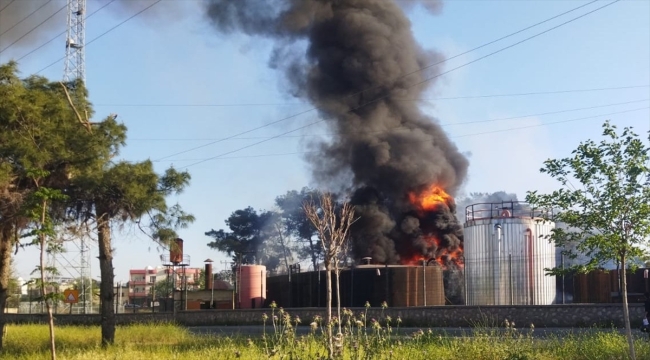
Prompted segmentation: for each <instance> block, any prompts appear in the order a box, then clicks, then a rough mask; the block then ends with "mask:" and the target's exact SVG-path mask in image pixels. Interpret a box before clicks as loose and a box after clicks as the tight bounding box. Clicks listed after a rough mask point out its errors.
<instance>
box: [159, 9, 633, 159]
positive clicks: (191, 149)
mask: <svg viewBox="0 0 650 360" xmlns="http://www.w3.org/2000/svg"><path fill="white" fill-rule="evenodd" d="M619 1H621V0H614V1H613V2H611V3H608V4H606V5H604V6H601V7H598V8H596V9H594V10H591V11H589V12H587V13H584V14H582V15H579V16H577V17H575V18H572V19H570V20H568V21H565V22H563V23H561V24H559V25H556V26H554V27H552V28H550V29H547V30H544V31H542V32H540V33H537V34H535V35H532V36H529V37H527V38H525V39H523V40H521V41H518V42H516V43H514V44H511V45H508V46H506V47H503V48H501V49H499V50H496V51H494V52H491V53H489V54H487V55H484V56H481V57H479V58H477V59H474V60H472V61H470V62H467V63H465V64H463V65H460V66H457V67H455V68H453V69H450V70H447V71H445V72H442V73H440V74H437V75H435V76H432V77H429V78H427V79H425V80H423V81H420V82H418V83H415V84H411V85H408V86H406V88H407V89H408V88H410V87H413V86H416V85H419V84H422V83H425V82H428V81H431V80H433V79H436V78H438V77H441V76H443V75H446V74H448V73H450V72H452V71H455V70H458V69H460V68H463V67H465V66H467V65H470V64H473V63H475V62H477V61H480V60H483V59H485V58H487V57H490V56H492V55H495V54H498V53H500V52H502V51H504V50H507V49H510V48H512V47H514V46H516V45H519V44H521V43H523V42H526V41H528V40H531V39H533V38H536V37H538V36H540V35H542V34H546V33H548V32H550V31H552V30H555V29H557V28H559V27H561V26H564V25H566V24H569V23H571V22H573V21H576V20H578V19H581V18H583V17H585V16H587V15H589V14H592V13H594V12H596V11H598V10H601V9H604V8H606V7H608V6H610V5H612V4H615V3H617V2H619ZM593 2H594V1H592V2H590V3H589V4H591V3H593ZM580 7H582V5H581V6H579V7H578V8H580ZM563 14H564V13H563ZM558 16H559V15H558ZM541 23H543V22H540V23H538V24H541ZM533 26H536V25H533ZM520 31H521V30H520ZM453 58H454V57H451V58H449V59H453ZM447 60H448V59H445V60H442V61H441V62H439V63H442V62H445V61H447ZM425 68H426V67H425ZM423 69H424V68H423ZM408 75H410V73H409V74H406V75H403V76H401V77H400V78H402V77H404V76H408ZM362 92H363V91H362ZM353 95H354V94H353ZM389 96H390V95H384V96H380V97H378V98H376V99H374V100H371V101H369V102H366V103H363V104H361V105H358V106H356V107H354V108H351V109H348V112H351V111H355V110H358V109H360V108H362V107H364V106H366V105H369V104H371V103H375V102H377V101H379V100H382V99H385V98H387V97H389ZM348 97H349V96H346V97H344V98H348ZM317 109H319V107H313V108H310V109H308V110H305V111H302V112H299V113H296V114H294V115H291V116H288V117H285V118H282V119H279V120H276V121H272V122H270V123H266V124H264V125H261V126H258V127H255V128H253V129H250V130H247V131H244V132H240V133H238V134H234V135H232V136H230V137H228V138H224V139H223V140H227V139H229V138H233V137H237V136H241V135H244V134H248V133H250V132H253V131H256V130H259V129H262V128H265V127H267V126H270V125H273V124H277V123H280V122H283V121H286V120H289V119H292V118H295V117H297V116H300V115H303V114H306V113H308V112H311V111H314V110H317ZM320 122H321V121H317V122H314V123H312V125H313V124H317V123H320ZM308 126H309V125H308ZM302 128H304V127H301V128H298V129H297V130H299V129H302ZM223 140H218V141H214V142H211V143H208V144H204V145H200V146H196V147H193V148H190V149H187V150H184V151H181V152H177V153H174V154H171V155H167V156H164V157H162V158H159V159H158V160H163V159H167V158H170V157H172V156H176V155H180V154H184V153H187V152H190V151H194V150H197V149H201V148H204V147H206V146H210V145H213V144H216V143H218V142H221V141H223Z"/></svg>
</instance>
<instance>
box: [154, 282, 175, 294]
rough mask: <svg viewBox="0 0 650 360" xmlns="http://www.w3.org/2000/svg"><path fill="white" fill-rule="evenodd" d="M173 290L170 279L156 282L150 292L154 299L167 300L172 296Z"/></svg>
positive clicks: (172, 283)
mask: <svg viewBox="0 0 650 360" xmlns="http://www.w3.org/2000/svg"><path fill="white" fill-rule="evenodd" d="M173 290H174V282H173V281H170V279H163V280H158V281H156V283H155V284H154V286H153V287H152V288H151V290H150V291H153V293H154V294H153V295H154V296H155V297H156V298H168V297H171V296H172V292H173Z"/></svg>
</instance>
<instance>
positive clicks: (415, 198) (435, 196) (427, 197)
mask: <svg viewBox="0 0 650 360" xmlns="http://www.w3.org/2000/svg"><path fill="white" fill-rule="evenodd" d="M408 196H409V201H410V202H411V204H413V205H414V206H416V207H417V208H418V209H419V210H420V211H422V213H421V214H420V215H421V216H422V215H425V214H426V213H429V212H436V211H437V210H439V209H440V206H441V205H446V206H450V205H451V203H452V202H453V198H452V197H451V195H449V194H447V193H446V192H445V190H443V189H442V187H440V186H438V185H435V184H433V185H431V186H429V188H428V189H426V190H424V191H422V192H421V193H419V194H417V193H414V192H411V193H409V194H408ZM423 217H425V216H423ZM422 220H424V219H422V218H421V219H420V221H422ZM424 239H425V241H426V242H427V243H428V244H430V245H431V248H432V249H433V248H435V249H436V253H435V256H430V257H427V256H426V255H424V254H411V255H408V256H403V257H402V263H403V264H405V265H422V261H423V260H424V261H427V262H428V261H429V260H430V259H432V258H433V259H435V261H436V263H438V265H440V266H441V267H442V268H443V269H447V268H448V266H449V265H450V264H455V265H456V266H458V267H460V268H463V267H464V257H463V247H462V244H461V245H460V246H458V247H455V248H449V247H446V246H444V245H443V244H442V242H441V241H440V239H439V238H438V237H437V236H436V234H435V233H429V234H426V235H425V238H424ZM452 249H453V250H452Z"/></svg>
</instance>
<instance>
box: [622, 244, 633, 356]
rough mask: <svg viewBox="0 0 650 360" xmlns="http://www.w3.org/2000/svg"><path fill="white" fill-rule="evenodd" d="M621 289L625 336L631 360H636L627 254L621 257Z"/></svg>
mask: <svg viewBox="0 0 650 360" xmlns="http://www.w3.org/2000/svg"><path fill="white" fill-rule="evenodd" d="M621 278H622V279H621V288H622V290H623V317H624V319H625V334H626V335H627V343H628V345H629V347H630V359H632V360H636V354H635V352H634V338H633V337H632V328H631V326H630V309H629V308H628V306H627V279H626V275H625V253H623V255H621Z"/></svg>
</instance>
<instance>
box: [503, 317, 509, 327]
mask: <svg viewBox="0 0 650 360" xmlns="http://www.w3.org/2000/svg"><path fill="white" fill-rule="evenodd" d="M503 323H504V325H505V326H506V327H510V322H509V321H508V319H506V320H505V321H504V322H503Z"/></svg>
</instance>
